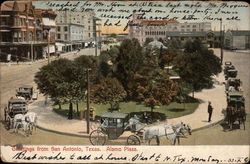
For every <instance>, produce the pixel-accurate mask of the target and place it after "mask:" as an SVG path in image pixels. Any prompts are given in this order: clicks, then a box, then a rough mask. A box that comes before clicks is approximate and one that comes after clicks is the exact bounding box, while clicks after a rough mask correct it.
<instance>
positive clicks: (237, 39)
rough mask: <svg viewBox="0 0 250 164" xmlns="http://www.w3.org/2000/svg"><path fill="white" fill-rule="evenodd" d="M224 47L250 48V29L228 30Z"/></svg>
mask: <svg viewBox="0 0 250 164" xmlns="http://www.w3.org/2000/svg"><path fill="white" fill-rule="evenodd" d="M224 48H226V49H231V50H235V49H249V48H250V31H249V30H237V31H236V30H228V31H227V32H226V33H225V37H224Z"/></svg>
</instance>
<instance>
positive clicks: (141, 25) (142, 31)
mask: <svg viewBox="0 0 250 164" xmlns="http://www.w3.org/2000/svg"><path fill="white" fill-rule="evenodd" d="M140 16H141V15H140V14H135V13H134V14H133V19H132V21H130V22H129V36H130V38H136V39H138V40H139V42H140V44H141V45H142V44H143V43H144V42H145V41H146V39H147V38H148V39H157V40H159V39H165V38H166V35H167V33H168V32H206V31H210V30H211V23H209V22H196V23H195V22H193V23H187V22H185V23H179V22H178V21H177V20H175V19H169V20H145V19H140Z"/></svg>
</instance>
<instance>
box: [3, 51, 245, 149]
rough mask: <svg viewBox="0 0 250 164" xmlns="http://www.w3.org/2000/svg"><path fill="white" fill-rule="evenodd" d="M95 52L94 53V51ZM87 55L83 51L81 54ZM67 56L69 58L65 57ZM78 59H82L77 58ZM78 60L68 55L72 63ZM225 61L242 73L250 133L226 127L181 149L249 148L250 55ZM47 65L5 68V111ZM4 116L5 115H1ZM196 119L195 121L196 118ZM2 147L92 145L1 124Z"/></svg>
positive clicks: (234, 55)
mask: <svg viewBox="0 0 250 164" xmlns="http://www.w3.org/2000/svg"><path fill="white" fill-rule="evenodd" d="M91 50H92V51H94V49H91ZM85 53H87V52H85V51H82V52H81V54H85ZM215 53H216V55H218V56H220V54H219V53H220V51H219V49H216V50H215ZM65 56H66V55H65ZM75 56H78V55H75ZM75 56H73V55H67V57H68V58H70V59H72V58H74V57H75ZM224 61H232V63H233V64H234V65H235V67H236V69H237V70H238V78H240V79H241V80H242V82H243V90H244V95H245V99H246V111H247V114H248V115H247V122H246V130H243V128H242V127H241V129H235V130H232V131H223V126H222V125H216V126H214V127H211V128H208V129H204V130H200V131H197V132H194V133H193V134H192V135H191V136H188V137H187V138H183V139H181V145H249V143H250V141H249V132H250V131H249V129H250V126H249V124H250V122H249V119H250V117H249V107H250V102H249V100H250V99H249V97H250V96H249V92H250V88H249V77H250V72H249V71H248V70H250V55H249V53H240V52H232V51H224ZM45 64H47V61H41V62H36V63H33V64H32V65H27V64H25V65H24V64H23V65H22V64H21V65H19V66H17V65H13V66H10V67H7V66H2V67H1V110H3V108H2V105H4V104H6V103H7V101H8V99H9V98H10V97H11V96H13V95H14V93H15V89H16V88H17V87H18V86H19V85H21V84H31V85H34V82H33V79H34V75H35V73H36V72H37V71H38V70H39V68H40V67H41V66H42V65H45ZM1 113H2V112H1ZM194 119H195V118H194ZM1 143H2V144H18V143H22V144H58V145H60V144H89V140H88V138H82V137H73V136H65V135H60V134H55V133H52V132H47V131H43V130H40V129H37V131H35V132H34V134H33V135H31V136H29V137H25V136H24V135H23V134H22V133H19V134H15V133H12V132H11V131H10V132H8V131H6V130H5V129H4V127H3V124H1ZM161 143H162V144H166V145H170V143H169V142H168V141H167V140H166V139H161ZM107 144H111V145H116V144H118V145H123V144H126V139H118V140H112V141H109V142H108V143H107Z"/></svg>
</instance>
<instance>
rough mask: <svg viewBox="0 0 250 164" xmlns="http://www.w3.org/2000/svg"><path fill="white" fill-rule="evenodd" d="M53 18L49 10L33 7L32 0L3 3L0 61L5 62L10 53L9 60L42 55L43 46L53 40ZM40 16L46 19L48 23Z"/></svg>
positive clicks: (31, 58) (33, 57) (0, 17)
mask: <svg viewBox="0 0 250 164" xmlns="http://www.w3.org/2000/svg"><path fill="white" fill-rule="evenodd" d="M55 17H56V14H55V13H54V12H53V11H52V10H42V9H36V8H35V7H34V6H33V5H32V2H22V1H6V2H4V3H3V4H2V5H1V10H0V20H1V21H0V22H1V24H0V52H1V56H0V57H1V60H2V61H5V59H6V56H7V54H11V60H16V59H17V58H19V60H35V59H39V58H43V57H44V54H45V52H44V48H45V47H47V46H48V44H49V42H50V44H52V45H53V44H54V43H55ZM44 18H47V19H49V20H50V22H49V24H46V22H45V20H44ZM47 22H48V21H47ZM53 22H54V23H53ZM48 29H49V30H48ZM53 29H54V30H53ZM46 30H48V33H46V34H45V33H44V31H46ZM49 33H50V34H49ZM49 36H50V37H49ZM48 37H49V39H48Z"/></svg>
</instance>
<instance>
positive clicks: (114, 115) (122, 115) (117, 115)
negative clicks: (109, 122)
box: [101, 112, 128, 118]
mask: <svg viewBox="0 0 250 164" xmlns="http://www.w3.org/2000/svg"><path fill="white" fill-rule="evenodd" d="M127 116H128V114H125V113H111V112H107V113H104V114H103V115H101V117H104V118H126V117H127Z"/></svg>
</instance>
